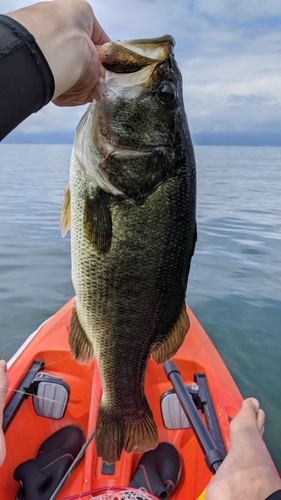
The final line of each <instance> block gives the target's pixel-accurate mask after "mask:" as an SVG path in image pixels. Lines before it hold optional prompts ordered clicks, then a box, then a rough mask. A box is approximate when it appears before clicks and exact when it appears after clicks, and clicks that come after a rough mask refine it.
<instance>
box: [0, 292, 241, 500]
mask: <svg viewBox="0 0 281 500" xmlns="http://www.w3.org/2000/svg"><path fill="white" fill-rule="evenodd" d="M72 306H73V299H72V300H70V301H69V302H68V303H67V304H66V305H65V306H64V307H63V308H62V309H60V310H59V311H58V312H57V313H56V314H55V315H54V316H53V317H52V318H50V319H49V320H48V321H47V322H45V323H44V324H43V325H42V326H41V327H40V328H39V329H38V331H37V332H35V334H33V336H32V337H30V339H28V340H27V341H26V343H25V344H24V345H23V347H22V348H21V349H20V351H18V353H17V354H16V355H15V356H14V357H13V358H12V359H11V360H10V362H9V369H8V377H9V392H8V398H7V401H9V399H10V398H11V397H12V396H13V394H14V393H15V390H16V388H17V387H18V386H19V385H20V382H21V380H22V378H23V377H24V375H25V373H27V372H28V370H29V369H30V367H31V365H32V363H33V361H34V360H42V361H43V362H44V365H45V371H46V372H47V373H48V374H50V375H54V376H57V377H60V378H62V379H63V381H64V382H65V383H67V384H68V386H69V387H70V398H69V401H68V404H67V407H66V411H65V414H64V416H63V418H62V419H60V420H54V419H52V418H46V417H41V416H38V415H37V414H36V413H35V411H34V407H33V403H32V396H31V397H28V398H26V399H25V400H24V401H23V403H22V405H21V406H20V408H19V410H18V412H17V413H16V414H15V416H14V418H13V420H12V422H11V424H10V425H9V427H8V429H7V431H6V443H7V458H6V460H5V462H4V464H3V466H2V467H1V469H0V479H1V481H0V493H1V495H0V497H1V498H5V499H7V500H8V499H12V498H15V495H16V492H17V490H18V488H19V484H18V483H17V482H16V481H15V480H14V479H13V472H14V470H15V468H16V467H17V466H18V465H19V464H20V463H22V462H24V461H26V460H28V459H30V458H35V457H36V455H37V451H38V448H39V446H40V444H41V443H42V442H43V441H44V440H45V439H46V438H47V437H48V436H50V435H51V434H53V433H54V432H55V431H57V430H58V429H60V428H61V427H64V426H66V425H69V424H75V425H78V426H80V427H81V428H82V429H83V430H84V432H85V435H86V438H88V437H89V436H90V434H91V433H92V431H93V430H94V429H95V424H96V418H97V412H98V407H99V402H100V399H101V395H102V387H101V381H100V377H99V372H98V367H97V363H96V361H95V360H94V361H93V362H92V363H91V365H89V366H85V365H79V364H78V363H76V361H74V359H73V358H72V356H71V353H70V351H69V345H68V325H69V321H70V316H71V310H72ZM188 314H189V318H190V323H191V326H190V330H189V332H188V333H187V335H186V339H185V341H184V344H183V345H182V347H181V348H180V349H179V351H178V352H177V354H176V356H174V358H173V361H174V363H175V364H176V366H177V368H178V369H179V371H180V373H181V377H182V379H183V381H184V383H185V384H186V385H188V384H191V383H193V381H194V374H195V373H203V374H205V376H206V380H207V384H208V387H209V391H210V394H211V397H212V402H213V405H214V409H215V413H216V416H217V420H218V422H219V427H220V431H221V434H222V438H223V441H224V444H225V447H226V449H228V444H229V441H228V440H229V420H230V419H232V418H233V417H234V416H235V415H236V413H237V411H238V410H239V409H240V407H241V402H242V397H241V394H240V392H239V391H238V389H237V386H236V385H235V383H234V381H233V379H232V377H231V375H230V373H229V371H228V370H227V368H226V366H225V364H224V363H223V361H222V359H221V357H220V356H219V354H218V352H217V350H216V349H215V347H214V346H213V344H212V343H211V341H210V339H209V337H208V336H207V334H206V333H205V331H204V330H203V328H202V327H201V325H200V324H199V322H198V321H197V319H196V318H195V316H194V315H193V313H192V312H191V311H190V309H189V308H188ZM171 387H172V386H171V382H170V381H169V380H168V379H167V377H166V375H165V372H164V369H163V366H159V365H157V364H156V363H155V362H154V361H153V360H152V359H150V360H149V362H148V367H147V372H146V378H145V393H146V396H147V399H148V403H149V405H150V407H151V409H152V412H153V415H154V418H155V421H156V425H157V428H158V434H159V441H160V442H162V441H168V442H170V443H172V444H174V446H176V448H177V450H178V451H179V453H180V455H181V459H182V475H181V479H180V482H179V485H178V487H177V489H176V491H175V493H174V494H173V496H172V499H173V500H176V499H178V500H179V499H182V498H186V499H187V500H189V499H190V500H196V499H197V498H198V497H199V495H200V494H201V493H202V491H203V490H204V488H205V487H206V485H207V484H208V482H209V480H210V478H211V473H210V471H209V470H208V467H207V465H206V463H205V460H204V456H203V452H202V450H201V448H200V446H199V444H198V441H197V439H196V437H195V435H194V433H193V431H192V429H191V428H189V429H178V430H168V429H166V428H165V426H164V425H163V422H162V416H161V409H160V399H161V396H162V395H163V394H164V393H165V392H167V391H169V390H170V389H171ZM199 413H200V414H201V412H199ZM202 419H203V421H204V422H205V416H204V415H202ZM140 457H141V455H140V454H134V453H130V454H128V453H126V452H123V453H122V455H121V460H120V461H119V462H117V463H116V464H115V467H114V473H113V474H112V473H111V474H107V473H104V472H103V467H102V460H101V459H100V458H99V457H97V456H96V453H95V439H93V441H92V442H91V443H90V445H89V446H88V448H87V450H86V453H85V456H84V457H83V459H82V460H81V462H80V463H79V464H78V466H77V467H76V469H75V470H74V471H73V472H72V474H71V476H70V478H69V480H68V481H67V483H66V484H65V486H64V487H63V489H62V491H61V493H60V494H59V495H58V497H57V498H58V499H59V500H62V499H66V498H67V497H70V496H72V495H73V496H74V495H78V494H79V493H81V492H85V491H89V490H91V489H94V488H100V487H103V486H106V485H108V486H113V485H119V486H127V485H128V484H129V482H130V479H131V477H132V476H133V474H134V471H135V469H136V467H137V464H138V461H139V459H140ZM111 472H112V471H111ZM187 493H188V496H187Z"/></svg>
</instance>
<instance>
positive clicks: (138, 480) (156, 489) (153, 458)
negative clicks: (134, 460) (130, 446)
mask: <svg viewBox="0 0 281 500" xmlns="http://www.w3.org/2000/svg"><path fill="white" fill-rule="evenodd" d="M181 469H182V466H181V457H180V454H179V452H178V451H177V449H176V448H175V446H173V445H172V444H171V443H166V442H163V443H159V445H158V446H157V448H155V449H154V450H150V451H147V452H146V453H145V454H144V455H143V456H142V458H141V459H140V461H139V464H138V467H137V469H136V472H135V474H134V476H133V478H132V480H131V482H130V485H129V486H130V487H131V488H137V489H142V490H144V491H147V492H148V493H152V494H153V495H154V496H156V497H157V498H159V499H160V500H168V499H169V498H170V497H171V495H172V494H173V493H174V491H175V489H176V487H177V485H178V483H179V480H180V477H181Z"/></svg>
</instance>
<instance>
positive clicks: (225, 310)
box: [0, 144, 281, 473]
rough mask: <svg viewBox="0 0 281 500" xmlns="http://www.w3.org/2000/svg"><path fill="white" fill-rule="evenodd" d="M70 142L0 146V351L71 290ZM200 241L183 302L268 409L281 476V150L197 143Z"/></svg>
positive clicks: (241, 383) (269, 437)
mask: <svg viewBox="0 0 281 500" xmlns="http://www.w3.org/2000/svg"><path fill="white" fill-rule="evenodd" d="M70 152H71V146H70V145H17V144H14V145H13V144H1V145H0V164H1V170H2V175H1V185H0V357H3V358H5V359H9V358H10V357H11V356H12V354H13V353H14V352H15V350H16V349H17V348H18V347H19V346H20V345H21V344H22V342H23V341H24V340H25V339H26V337H27V336H28V335H29V334H30V333H31V332H32V331H34V330H35V329H36V328H37V327H38V326H39V324H41V322H42V321H44V320H45V319H46V318H48V317H49V316H50V315H52V314H53V313H54V312H55V311H56V310H57V309H58V308H59V307H61V306H62V305H63V304H64V303H65V302H66V301H67V300H68V299H69V298H70V297H71V296H72V295H73V294H74V291H73V288H72V284H71V279H70V243H69V236H67V237H66V238H65V239H62V238H61V235H60V232H59V216H60V209H61V205H62V200H63V192H64V188H65V186H66V184H67V181H68V170H69V158H70ZM195 153H196V159H197V171H198V203H197V220H198V243H197V246H196V252H195V257H194V259H193V261H192V267H191V272H190V278H189V285H188V291H187V302H188V303H189V305H190V306H191V308H192V309H193V311H194V312H195V314H196V316H197V317H198V319H199V321H200V322H201V324H202V325H203V327H204V328H205V330H206V331H207V333H208V334H209V336H210V337H211V339H212V341H213V342H214V344H215V346H216V347H217V349H218V350H219V352H220V354H221V355H222V357H223V359H224V361H225V362H226V364H227V366H228V368H229V369H230V371H231V373H232V375H233V377H234V379H235V381H236V383H237V385H238V387H239V389H240V390H241V392H242V394H243V396H244V397H246V396H250V395H253V396H256V397H257V398H258V399H259V400H260V403H261V406H262V407H263V408H264V410H265V411H266V415H267V424H266V433H265V440H266V442H267V445H268V447H269V449H270V452H271V454H272V456H273V459H274V461H275V463H276V465H277V467H278V470H279V472H280V473H281V196H280V191H281V148H263V147H260V148H250V147H248V148H247V147H209V146H198V147H196V148H195Z"/></svg>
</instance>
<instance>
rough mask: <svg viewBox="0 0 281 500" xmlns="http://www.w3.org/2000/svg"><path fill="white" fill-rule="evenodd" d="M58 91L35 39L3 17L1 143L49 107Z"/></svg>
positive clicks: (0, 30) (0, 34)
mask: <svg viewBox="0 0 281 500" xmlns="http://www.w3.org/2000/svg"><path fill="white" fill-rule="evenodd" d="M54 89H55V84H54V77H53V74H52V72H51V69H50V66H49V64H48V63H47V61H46V59H45V57H44V55H43V53H42V51H41V50H40V48H39V46H38V45H37V43H36V41H35V38H34V36H33V35H31V33H29V31H27V29H26V28H24V26H22V25H21V24H19V23H18V22H17V21H15V20H14V19H12V18H10V17H8V16H2V15H0V140H2V139H3V138H4V137H5V136H6V135H7V134H9V132H11V131H12V130H13V129H14V128H15V127H16V126H17V125H19V123H21V122H22V121H23V120H25V118H27V117H28V116H29V115H31V114H32V113H34V112H36V111H38V110H39V109H41V108H42V107H43V106H45V105H46V104H48V102H50V100H51V99H52V97H53V94H54Z"/></svg>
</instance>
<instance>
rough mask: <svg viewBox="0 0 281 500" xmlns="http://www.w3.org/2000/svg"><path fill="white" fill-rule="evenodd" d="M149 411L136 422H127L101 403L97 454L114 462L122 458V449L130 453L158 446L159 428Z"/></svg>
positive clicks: (105, 459) (109, 461)
mask: <svg viewBox="0 0 281 500" xmlns="http://www.w3.org/2000/svg"><path fill="white" fill-rule="evenodd" d="M149 413H150V410H149ZM149 413H145V414H144V415H143V418H142V419H141V420H139V421H136V422H135V423H127V424H126V423H124V422H123V421H122V420H121V419H120V418H119V419H118V418H117V417H115V416H114V414H113V413H112V412H111V411H110V410H107V409H105V407H104V406H103V404H102V403H101V405H100V407H99V411H98V419H97V433H96V449H97V455H98V456H100V457H102V459H103V460H104V461H105V462H107V463H113V462H117V461H118V460H120V456H121V452H122V449H124V450H125V451H127V452H128V453H130V452H135V453H138V452H144V451H148V450H151V449H153V448H156V446H157V444H158V434H157V428H156V425H155V422H154V419H153V416H152V415H151V414H149Z"/></svg>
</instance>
